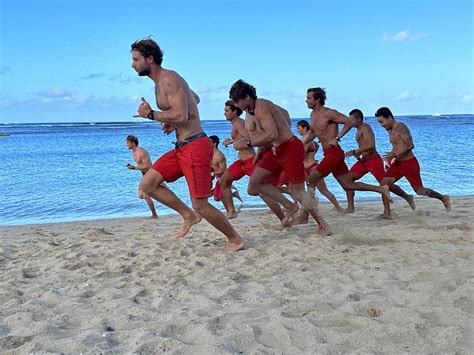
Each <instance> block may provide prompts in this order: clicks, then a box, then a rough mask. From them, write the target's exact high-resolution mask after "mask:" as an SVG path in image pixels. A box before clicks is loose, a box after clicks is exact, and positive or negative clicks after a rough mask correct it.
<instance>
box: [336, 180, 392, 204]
mask: <svg viewBox="0 0 474 355" xmlns="http://www.w3.org/2000/svg"><path fill="white" fill-rule="evenodd" d="M336 180H337V181H338V182H339V184H340V185H341V186H342V187H343V189H344V190H358V191H373V192H378V193H379V194H381V195H382V197H386V198H387V199H388V200H389V201H390V202H393V200H392V198H391V197H390V188H389V187H388V186H386V185H380V186H375V185H369V184H366V183H363V182H356V181H352V180H351V177H350V173H347V174H344V175H339V176H336Z"/></svg>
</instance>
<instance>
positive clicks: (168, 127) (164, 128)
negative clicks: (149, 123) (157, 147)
mask: <svg viewBox="0 0 474 355" xmlns="http://www.w3.org/2000/svg"><path fill="white" fill-rule="evenodd" d="M161 130H162V131H163V133H164V134H166V135H168V134H170V133H171V132H173V131H174V127H173V126H171V125H169V124H168V123H163V124H162V125H161Z"/></svg>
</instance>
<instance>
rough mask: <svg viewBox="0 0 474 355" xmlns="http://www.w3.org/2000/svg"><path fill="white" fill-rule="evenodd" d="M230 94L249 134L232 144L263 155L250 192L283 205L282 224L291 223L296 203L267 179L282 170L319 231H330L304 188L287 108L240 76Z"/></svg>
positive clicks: (301, 150) (300, 157) (297, 143)
mask: <svg viewBox="0 0 474 355" xmlns="http://www.w3.org/2000/svg"><path fill="white" fill-rule="evenodd" d="M229 96H230V99H231V100H232V101H233V102H234V103H235V106H237V107H238V108H240V109H241V110H242V111H246V112H247V114H246V117H245V126H246V128H247V131H248V133H249V136H250V138H249V139H247V140H246V139H240V140H239V141H237V142H234V145H235V147H236V148H237V149H242V148H244V147H259V150H258V153H257V154H258V155H260V154H261V156H262V158H261V160H260V161H259V162H258V163H257V168H256V169H255V171H254V173H253V174H252V176H251V177H250V181H249V185H248V193H249V194H250V195H253V196H256V195H259V194H262V195H265V196H267V197H270V198H271V199H272V200H274V201H276V202H278V203H280V204H281V205H283V207H285V209H286V214H285V217H284V218H283V220H282V225H283V226H288V225H291V223H292V220H293V218H294V216H295V215H296V213H297V212H298V211H299V207H298V204H297V203H295V202H292V201H290V200H288V199H287V198H286V197H285V196H283V194H282V193H281V192H280V191H279V190H278V188H277V187H276V186H273V185H271V184H269V183H268V182H266V179H268V178H269V177H270V176H274V177H279V176H280V174H281V172H282V171H284V172H285V173H286V174H287V176H288V182H289V188H290V193H291V195H292V196H293V197H294V198H295V199H296V200H297V201H298V202H300V203H301V204H302V206H303V209H304V210H306V211H308V212H309V213H310V215H311V216H312V217H313V218H314V219H315V220H316V223H317V224H318V226H319V232H320V234H323V235H329V234H330V233H331V231H330V228H329V225H328V224H327V223H326V222H325V221H324V219H323V217H322V216H321V215H320V213H319V211H318V209H317V204H316V201H315V199H314V196H312V195H311V194H309V193H307V192H306V191H305V171H304V164H303V161H304V147H303V144H302V143H301V141H300V140H299V139H298V138H296V137H295V136H294V135H293V132H292V131H291V127H290V122H291V121H290V117H289V114H288V112H287V111H286V110H285V109H283V108H282V107H280V106H278V105H275V104H274V103H273V102H271V101H269V100H266V99H258V98H257V94H256V91H255V88H254V87H253V86H252V85H250V84H248V83H246V82H244V81H242V80H238V81H237V82H235V83H234V84H233V85H232V87H231V89H230V92H229ZM269 143H271V144H272V147H271V149H266V150H265V151H262V150H263V148H262V147H266V146H267V145H268V144H269Z"/></svg>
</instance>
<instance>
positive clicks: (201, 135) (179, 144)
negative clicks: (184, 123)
mask: <svg viewBox="0 0 474 355" xmlns="http://www.w3.org/2000/svg"><path fill="white" fill-rule="evenodd" d="M204 137H207V134H206V133H204V132H200V133H196V134H193V135H192V136H189V137H188V138H185V139H183V140H182V141H179V142H174V146H175V148H176V149H179V148H182V147H184V146H185V145H186V144H188V143H191V142H194V141H195V140H198V139H200V138H204Z"/></svg>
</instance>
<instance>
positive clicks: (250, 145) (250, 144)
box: [247, 140, 252, 148]
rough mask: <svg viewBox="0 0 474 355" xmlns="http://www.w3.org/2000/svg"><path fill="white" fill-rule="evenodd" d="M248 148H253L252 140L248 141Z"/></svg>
mask: <svg viewBox="0 0 474 355" xmlns="http://www.w3.org/2000/svg"><path fill="white" fill-rule="evenodd" d="M247 147H249V148H252V142H250V140H248V141H247Z"/></svg>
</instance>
